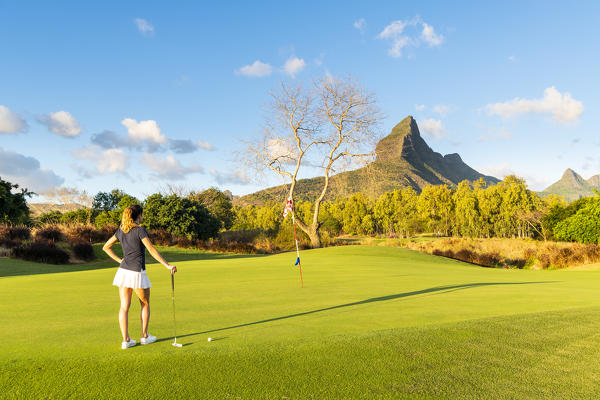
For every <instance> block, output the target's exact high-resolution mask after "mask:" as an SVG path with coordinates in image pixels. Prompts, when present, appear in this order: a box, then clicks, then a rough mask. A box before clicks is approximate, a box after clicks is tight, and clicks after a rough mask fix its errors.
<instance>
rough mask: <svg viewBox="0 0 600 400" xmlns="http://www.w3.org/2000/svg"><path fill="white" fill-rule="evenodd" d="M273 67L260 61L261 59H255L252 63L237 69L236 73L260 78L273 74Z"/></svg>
mask: <svg viewBox="0 0 600 400" xmlns="http://www.w3.org/2000/svg"><path fill="white" fill-rule="evenodd" d="M272 72H273V67H271V66H270V65H269V64H265V63H262V62H260V61H259V60H256V61H254V63H253V64H251V65H244V66H243V67H241V68H240V69H238V70H236V71H235V74H236V75H244V76H252V77H256V78H260V77H263V76H267V75H271V73H272Z"/></svg>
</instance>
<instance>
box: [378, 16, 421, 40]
mask: <svg viewBox="0 0 600 400" xmlns="http://www.w3.org/2000/svg"><path fill="white" fill-rule="evenodd" d="M409 23H411V22H410V21H401V20H398V21H394V22H392V23H391V24H389V25H388V26H386V27H385V28H384V29H383V31H381V33H380V34H379V35H378V36H377V37H378V38H380V39H390V38H395V37H397V36H398V35H400V34H402V32H404V28H406V26H407V25H408V24H409ZM415 23H416V22H415Z"/></svg>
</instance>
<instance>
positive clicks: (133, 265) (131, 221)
mask: <svg viewBox="0 0 600 400" xmlns="http://www.w3.org/2000/svg"><path fill="white" fill-rule="evenodd" d="M142 212H143V210H142V207H141V206H139V205H137V204H136V205H133V206H129V207H127V208H126V209H125V210H124V211H123V219H122V221H121V226H120V227H119V229H117V231H116V232H115V234H114V235H113V236H112V237H111V238H110V239H108V241H107V242H106V244H105V245H104V247H103V248H102V250H104V251H105V252H106V254H108V255H109V256H110V258H112V259H113V260H115V261H116V262H118V263H119V264H120V265H119V269H118V270H117V273H116V274H115V279H114V280H113V285H115V286H118V287H119V296H120V297H121V308H120V310H119V326H120V327H121V333H122V334H123V342H122V343H121V348H122V349H126V348H128V347H133V346H135V345H136V344H137V342H136V341H135V340H133V339H132V338H131V337H129V330H128V314H129V306H130V305H131V294H132V292H133V291H134V290H135V294H136V295H137V297H138V298H139V299H140V305H141V307H142V310H141V318H142V338H141V340H140V342H141V343H142V344H150V343H153V342H155V341H156V336H152V335H150V334H148V321H149V320H150V286H152V285H151V284H150V280H149V279H148V276H147V275H146V256H145V253H144V247H145V248H146V249H148V252H149V253H150V254H151V255H152V257H154V258H155V259H156V261H158V262H159V263H161V264H162V265H164V266H165V267H166V268H167V269H169V270H171V274H174V273H175V272H177V268H176V267H175V266H174V265H169V264H168V263H167V262H166V261H165V260H164V259H163V258H162V257H161V255H160V254H159V253H158V251H156V249H155V248H154V246H152V243H150V239H149V238H148V232H146V229H144V227H142V226H140V225H139V224H140V223H141V222H142V217H143V214H142ZM117 240H118V241H119V242H120V243H121V246H122V247H123V259H121V258H119V256H117V255H116V254H115V252H114V251H113V250H112V249H111V247H112V246H113V244H115V243H116V242H117Z"/></svg>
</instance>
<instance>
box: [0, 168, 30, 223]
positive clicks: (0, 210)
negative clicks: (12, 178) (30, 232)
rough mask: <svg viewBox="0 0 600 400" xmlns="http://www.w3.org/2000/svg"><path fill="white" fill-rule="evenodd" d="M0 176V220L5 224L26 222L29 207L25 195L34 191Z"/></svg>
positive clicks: (28, 219) (27, 221)
mask: <svg viewBox="0 0 600 400" xmlns="http://www.w3.org/2000/svg"><path fill="white" fill-rule="evenodd" d="M18 189H19V185H17V184H14V183H10V182H8V181H5V180H2V178H0V222H3V223H5V224H28V223H29V222H30V221H31V220H30V218H29V207H28V206H27V200H26V199H27V197H31V196H33V195H34V194H35V193H33V192H30V191H28V190H27V189H24V188H22V189H20V190H18Z"/></svg>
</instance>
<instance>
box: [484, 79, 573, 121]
mask: <svg viewBox="0 0 600 400" xmlns="http://www.w3.org/2000/svg"><path fill="white" fill-rule="evenodd" d="M485 108H486V110H487V112H488V114H496V115H500V116H501V117H504V118H507V117H512V116H515V115H519V114H551V115H552V117H553V118H554V120H555V121H557V122H559V123H565V122H569V121H576V120H578V119H579V116H580V115H581V114H582V113H583V103H582V102H581V101H579V100H575V99H574V98H573V97H571V94H570V93H564V94H561V93H560V92H559V91H558V90H556V88H555V87H554V86H552V87H549V88H547V89H546V90H544V97H542V98H541V99H522V98H518V97H517V98H514V99H512V100H509V101H505V102H503V103H494V104H488V105H487V106H486V107H485Z"/></svg>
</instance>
